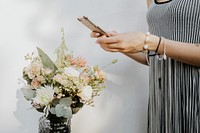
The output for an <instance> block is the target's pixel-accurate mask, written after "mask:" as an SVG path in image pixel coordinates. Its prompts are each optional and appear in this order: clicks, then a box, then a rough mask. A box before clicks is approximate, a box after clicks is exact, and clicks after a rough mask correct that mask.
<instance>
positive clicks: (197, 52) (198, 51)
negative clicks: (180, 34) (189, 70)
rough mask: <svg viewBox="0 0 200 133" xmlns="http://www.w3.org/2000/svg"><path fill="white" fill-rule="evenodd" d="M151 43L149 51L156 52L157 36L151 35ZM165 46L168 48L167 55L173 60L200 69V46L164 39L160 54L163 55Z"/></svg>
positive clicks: (159, 50)
mask: <svg viewBox="0 0 200 133" xmlns="http://www.w3.org/2000/svg"><path fill="white" fill-rule="evenodd" d="M150 37H151V40H150V42H149V50H153V51H155V45H156V38H158V37H157V36H154V35H151V36H150ZM164 45H165V48H166V55H167V56H168V57H170V58H172V59H175V60H178V61H181V62H183V63H186V64H190V65H193V66H198V67H200V45H199V44H196V45H195V44H190V43H183V42H178V41H173V40H168V39H162V42H161V45H160V47H159V49H158V53H160V54H163V52H164Z"/></svg>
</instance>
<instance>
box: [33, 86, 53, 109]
mask: <svg viewBox="0 0 200 133" xmlns="http://www.w3.org/2000/svg"><path fill="white" fill-rule="evenodd" d="M53 98H54V89H53V87H52V86H45V87H41V88H40V89H37V91H36V97H35V98H33V101H34V102H35V103H37V104H39V105H40V106H42V107H43V106H47V105H48V104H49V103H51V102H52V100H53Z"/></svg>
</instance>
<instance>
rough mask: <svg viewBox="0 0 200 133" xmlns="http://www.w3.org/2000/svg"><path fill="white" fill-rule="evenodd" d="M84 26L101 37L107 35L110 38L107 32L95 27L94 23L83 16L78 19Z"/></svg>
mask: <svg viewBox="0 0 200 133" xmlns="http://www.w3.org/2000/svg"><path fill="white" fill-rule="evenodd" d="M77 19H78V20H79V21H80V22H81V23H82V24H83V25H85V26H86V27H88V28H89V29H90V30H91V31H93V32H97V33H99V34H100V36H102V35H106V36H107V37H109V35H107V34H106V32H105V31H104V30H102V29H101V28H100V27H99V26H97V25H95V24H94V23H93V22H92V21H90V20H89V19H88V18H87V17H85V16H82V17H79V18H77Z"/></svg>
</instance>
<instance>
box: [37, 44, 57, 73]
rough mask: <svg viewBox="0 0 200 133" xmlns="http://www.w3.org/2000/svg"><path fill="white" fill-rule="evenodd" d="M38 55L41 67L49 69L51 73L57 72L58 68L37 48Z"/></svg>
mask: <svg viewBox="0 0 200 133" xmlns="http://www.w3.org/2000/svg"><path fill="white" fill-rule="evenodd" d="M37 50H38V54H39V56H40V59H41V61H42V65H43V67H44V68H49V69H51V70H53V71H55V70H57V69H58V68H57V67H56V65H55V64H54V63H53V61H52V60H51V59H50V58H49V56H48V55H47V54H46V53H45V52H44V51H43V50H42V49H40V48H38V47H37Z"/></svg>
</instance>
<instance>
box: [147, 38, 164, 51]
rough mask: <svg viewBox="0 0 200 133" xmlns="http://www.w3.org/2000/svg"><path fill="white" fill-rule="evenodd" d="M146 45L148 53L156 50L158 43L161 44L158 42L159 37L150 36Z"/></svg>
mask: <svg viewBox="0 0 200 133" xmlns="http://www.w3.org/2000/svg"><path fill="white" fill-rule="evenodd" d="M146 43H147V45H148V50H149V51H156V50H157V48H158V45H159V43H161V42H160V37H158V36H155V35H152V34H150V35H149V39H148V42H146ZM159 49H160V48H159ZM159 49H158V50H159Z"/></svg>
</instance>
